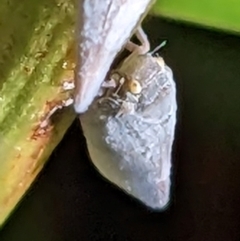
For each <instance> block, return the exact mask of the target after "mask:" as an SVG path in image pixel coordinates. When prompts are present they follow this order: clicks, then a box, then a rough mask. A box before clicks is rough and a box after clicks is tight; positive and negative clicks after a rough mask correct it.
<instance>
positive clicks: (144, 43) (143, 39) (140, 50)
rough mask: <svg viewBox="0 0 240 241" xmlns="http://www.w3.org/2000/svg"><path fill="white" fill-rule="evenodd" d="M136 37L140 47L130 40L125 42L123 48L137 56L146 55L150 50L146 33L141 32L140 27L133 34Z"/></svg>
mask: <svg viewBox="0 0 240 241" xmlns="http://www.w3.org/2000/svg"><path fill="white" fill-rule="evenodd" d="M135 35H136V37H137V38H138V40H139V41H140V43H141V45H137V44H135V43H133V42H131V41H130V40H129V41H128V42H127V44H126V46H125V48H126V49H127V50H128V51H130V52H132V53H137V54H146V53H147V52H149V50H150V43H149V41H148V37H147V35H146V33H145V32H144V31H143V29H142V27H141V26H140V27H138V28H137V31H136V33H135Z"/></svg>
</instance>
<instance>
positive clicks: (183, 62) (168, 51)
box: [0, 18, 240, 241]
mask: <svg viewBox="0 0 240 241" xmlns="http://www.w3.org/2000/svg"><path fill="white" fill-rule="evenodd" d="M144 28H145V30H146V32H147V33H148V35H149V38H150V40H151V43H152V48H154V47H156V46H157V45H158V44H160V43H161V41H162V40H164V39H168V40H169V41H168V45H167V46H166V47H165V48H164V50H163V51H162V54H163V56H164V58H165V60H166V62H167V64H168V65H170V67H171V68H172V69H173V71H174V74H175V79H176V83H177V88H178V103H179V112H178V125H177V130H176V140H175V144H174V151H173V165H174V172H173V182H174V184H173V202H172V205H171V206H170V207H169V209H168V210H167V211H165V212H163V213H156V212H153V211H151V210H147V209H146V208H144V207H143V206H141V205H140V204H139V203H137V202H136V201H135V200H133V199H131V198H130V197H128V196H126V195H125V194H123V193H122V192H120V191H119V190H118V189H116V188H114V187H113V186H112V185H111V184H109V183H108V182H106V181H105V180H103V179H102V178H101V177H100V176H99V175H98V173H97V172H96V171H95V169H94V168H93V166H92V165H91V163H90V161H89V160H88V158H87V156H86V152H85V144H84V138H83V136H82V134H81V131H80V128H79V123H78V121H75V122H74V123H73V125H72V127H71V128H70V129H69V131H68V133H67V134H66V135H65V137H64V139H63V141H62V142H61V143H60V144H59V146H58V148H57V149H56V150H55V151H54V153H53V154H52V156H51V158H50V160H49V162H48V164H47V165H46V167H45V169H44V170H43V171H42V173H41V174H40V176H39V178H38V180H37V181H36V182H35V184H34V185H33V187H32V188H31V190H30V191H29V192H28V194H27V195H26V197H25V198H24V200H23V201H22V202H21V204H20V205H19V207H18V208H17V210H16V211H15V212H14V214H13V215H12V217H11V218H10V219H9V220H8V222H7V223H6V225H5V227H4V228H3V230H2V231H1V232H0V240H1V241H15V240H17V241H62V240H64V241H65V240H66V241H68V240H69V241H74V240H116V241H118V240H120V241H123V240H124V241H125V240H126V241H138V240H139V241H141V240H144V241H146V240H153V241H155V240H159V241H165V240H166V241H168V240H176V241H178V240H184V241H188V240H194V241H197V240H201V241H202V240H204V241H208V240H218V241H221V240H224V241H226V240H228V241H232V240H240V208H239V206H240V185H239V184H240V183H239V182H240V141H239V140H240V139H239V136H240V118H239V117H240V94H239V92H240V38H239V37H236V36H230V35H226V34H223V33H217V32H213V31H212V32H210V31H207V30H201V29H197V28H194V27H190V26H185V25H181V24H178V23H175V22H169V21H165V20H161V19H155V18H151V19H148V20H147V21H146V23H145V26H144Z"/></svg>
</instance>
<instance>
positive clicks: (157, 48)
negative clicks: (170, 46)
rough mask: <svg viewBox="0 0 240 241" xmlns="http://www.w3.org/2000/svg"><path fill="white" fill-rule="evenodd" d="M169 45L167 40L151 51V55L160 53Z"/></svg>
mask: <svg viewBox="0 0 240 241" xmlns="http://www.w3.org/2000/svg"><path fill="white" fill-rule="evenodd" d="M166 44H167V40H164V41H163V42H162V43H161V44H159V45H158V46H157V47H156V48H155V49H154V50H153V51H151V52H150V53H149V54H150V55H153V54H155V53H156V52H157V51H159V50H160V49H161V48H163V47H164V46H165V45H166Z"/></svg>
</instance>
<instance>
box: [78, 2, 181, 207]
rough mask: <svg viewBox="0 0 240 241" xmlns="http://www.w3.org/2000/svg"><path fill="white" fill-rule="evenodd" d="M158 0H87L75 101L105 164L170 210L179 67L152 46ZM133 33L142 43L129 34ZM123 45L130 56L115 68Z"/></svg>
mask: <svg viewBox="0 0 240 241" xmlns="http://www.w3.org/2000/svg"><path fill="white" fill-rule="evenodd" d="M151 4H152V1H150V0H109V1H96V0H82V1H80V6H79V11H80V12H79V22H78V29H77V33H78V62H77V67H76V76H75V97H74V108H75V111H76V112H77V113H79V114H80V115H79V118H80V122H81V125H82V129H83V132H84V135H85V137H86V142H87V147H88V152H89V155H90V158H91V160H92V162H93V163H94V165H95V167H96V168H97V170H98V171H99V172H100V173H101V174H102V175H103V176H104V177H105V178H106V179H108V180H109V181H110V182H112V183H114V184H115V185H117V186H118V187H120V188H121V190H123V191H124V192H125V193H127V194H129V195H131V196H133V197H134V198H136V199H137V200H139V201H140V202H142V203H144V204H145V205H146V206H148V207H150V208H153V209H163V208H165V207H166V206H167V204H168V203H169V199H170V187H171V166H172V164H171V155H172V145H173V141H174V132H175V124H176V111H177V103H176V87H175V82H174V79H173V73H172V70H171V69H170V68H169V67H168V66H167V65H166V63H165V62H164V60H163V58H162V57H159V56H155V55H154V52H155V50H154V51H152V52H150V44H149V41H148V38H147V36H146V34H145V33H144V31H143V30H142V28H141V25H140V24H141V21H142V19H143V16H144V15H145V14H146V13H147V11H148V10H149V8H150V6H151ZM133 34H135V35H136V37H137V38H138V39H139V42H140V43H141V44H140V45H139V46H138V45H136V44H134V43H133V42H131V41H130V40H129V39H130V37H131V36H132V35H133ZM160 47H161V46H160ZM123 48H126V49H127V50H128V51H130V54H129V56H128V57H126V58H125V59H124V60H123V61H122V62H121V63H120V64H119V65H118V66H117V67H116V68H114V69H111V70H110V69H109V68H110V66H111V64H112V62H113V60H114V59H115V57H116V55H117V54H118V53H119V52H120V51H121V50H122V49H123Z"/></svg>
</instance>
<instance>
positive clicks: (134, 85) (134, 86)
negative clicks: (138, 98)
mask: <svg viewBox="0 0 240 241" xmlns="http://www.w3.org/2000/svg"><path fill="white" fill-rule="evenodd" d="M129 90H130V92H131V93H132V94H140V93H141V91H142V86H141V84H140V83H139V82H138V81H137V80H132V81H130V82H129Z"/></svg>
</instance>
